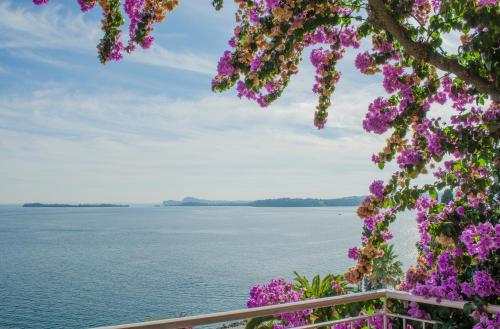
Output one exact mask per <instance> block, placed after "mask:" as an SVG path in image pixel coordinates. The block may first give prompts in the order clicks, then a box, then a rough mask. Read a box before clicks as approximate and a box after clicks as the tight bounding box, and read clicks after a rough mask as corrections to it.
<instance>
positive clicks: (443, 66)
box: [368, 0, 500, 102]
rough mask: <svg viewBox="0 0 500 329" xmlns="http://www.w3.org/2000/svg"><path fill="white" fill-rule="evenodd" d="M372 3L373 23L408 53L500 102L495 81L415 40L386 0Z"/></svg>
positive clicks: (499, 91)
mask: <svg viewBox="0 0 500 329" xmlns="http://www.w3.org/2000/svg"><path fill="white" fill-rule="evenodd" d="M368 4H369V5H370V11H371V12H370V19H371V20H372V24H374V25H375V26H376V27H378V28H382V29H384V30H386V31H387V32H389V33H390V34H391V35H392V36H393V37H394V38H395V39H396V40H397V41H398V42H399V44H400V45H401V46H402V47H403V48H404V50H405V51H406V53H408V54H409V55H411V56H413V57H415V59H416V60H418V61H425V62H427V63H430V64H432V65H434V66H435V67H437V68H438V69H440V70H443V71H446V72H450V73H453V74H455V75H456V76H457V77H458V78H460V79H461V80H463V81H464V82H466V83H468V84H471V85H473V86H474V87H476V89H477V90H479V92H481V93H483V94H487V95H489V96H490V97H491V98H492V99H493V100H494V101H496V102H500V90H499V89H497V88H496V86H495V84H494V83H493V82H490V81H488V80H487V79H485V78H483V77H481V76H479V75H478V74H477V73H475V72H471V71H470V70H468V69H467V68H465V67H463V66H462V65H460V64H459V63H458V61H457V60H456V59H450V58H447V57H445V56H443V55H440V54H439V53H437V52H435V51H434V50H433V48H432V47H431V46H430V45H429V44H427V43H422V42H415V41H413V40H412V39H411V38H410V37H409V33H408V31H407V30H406V28H404V27H403V26H401V25H400V24H399V23H398V22H397V20H396V19H394V17H393V16H392V14H391V12H390V11H389V10H388V9H387V7H386V6H385V2H384V0H368Z"/></svg>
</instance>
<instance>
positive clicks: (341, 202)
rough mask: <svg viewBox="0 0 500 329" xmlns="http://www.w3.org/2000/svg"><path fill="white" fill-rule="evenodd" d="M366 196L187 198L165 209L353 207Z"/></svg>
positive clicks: (174, 202)
mask: <svg viewBox="0 0 500 329" xmlns="http://www.w3.org/2000/svg"><path fill="white" fill-rule="evenodd" d="M364 199H365V196H350V197H344V198H337V199H312V198H307V199H300V198H279V199H264V200H255V201H227V200H218V201H214V200H202V199H196V198H193V197H186V198H184V199H183V200H181V201H176V200H168V201H163V203H162V206H164V207H287V208H290V207H353V206H359V205H360V204H361V202H363V200H364Z"/></svg>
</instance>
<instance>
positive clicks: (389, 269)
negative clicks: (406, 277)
mask: <svg viewBox="0 0 500 329" xmlns="http://www.w3.org/2000/svg"><path fill="white" fill-rule="evenodd" d="M382 250H383V252H384V255H383V256H381V257H378V258H375V259H374V261H373V271H372V273H371V274H370V275H367V276H365V277H364V279H363V284H364V289H365V290H373V289H382V288H391V287H395V286H396V285H397V284H399V283H400V281H401V277H402V276H403V270H402V265H403V264H402V263H401V262H400V261H399V260H397V259H396V258H397V255H396V254H395V253H394V245H387V244H386V245H384V246H383V247H382Z"/></svg>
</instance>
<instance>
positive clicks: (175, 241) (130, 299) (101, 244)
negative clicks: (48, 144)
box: [0, 206, 417, 328]
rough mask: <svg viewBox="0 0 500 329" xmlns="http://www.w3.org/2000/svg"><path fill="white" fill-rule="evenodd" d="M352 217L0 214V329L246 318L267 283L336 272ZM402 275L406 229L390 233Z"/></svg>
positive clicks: (224, 210) (270, 212) (300, 211)
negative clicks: (241, 313) (256, 289)
mask: <svg viewBox="0 0 500 329" xmlns="http://www.w3.org/2000/svg"><path fill="white" fill-rule="evenodd" d="M360 232H361V220H360V219H359V218H358V217H357V216H356V213H355V208H350V207H349V208H340V207H339V208H252V207H171V208H155V207H131V208H82V209H78V208H21V207H19V206H16V207H14V206H1V207H0V328H86V327H92V326H102V325H111V324H120V323H128V322H140V321H144V320H145V319H146V318H148V317H152V318H161V317H174V316H176V315H178V314H179V313H187V314H190V315H194V314H202V313H207V312H215V311H225V310H231V309H237V308H244V307H245V303H246V299H247V295H248V291H249V288H250V287H251V286H252V285H253V284H255V283H263V282H266V281H268V280H269V279H271V278H275V277H284V278H291V277H292V276H293V271H295V270H296V271H298V272H300V273H303V274H307V275H308V276H311V275H313V274H316V273H323V274H324V273H328V272H332V273H342V272H343V271H344V270H345V269H347V267H349V266H350V265H352V261H350V260H349V259H348V258H347V256H346V254H347V249H348V248H349V247H351V246H354V245H358V242H359V237H360ZM393 232H394V235H395V238H394V241H393V242H394V243H395V244H396V249H397V251H398V254H399V255H400V259H401V260H402V261H403V262H404V263H405V265H408V264H410V263H413V262H414V259H415V257H416V251H415V247H414V245H415V242H416V239H417V237H416V235H417V230H416V224H415V221H414V219H413V216H411V215H410V214H406V215H404V216H402V217H401V218H400V219H399V220H398V221H397V223H396V224H394V228H393Z"/></svg>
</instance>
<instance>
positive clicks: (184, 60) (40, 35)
mask: <svg viewBox="0 0 500 329" xmlns="http://www.w3.org/2000/svg"><path fill="white" fill-rule="evenodd" d="M99 25H100V22H99V21H98V20H91V19H90V18H88V17H87V16H86V15H85V14H82V13H78V14H75V13H72V12H69V11H68V10H64V9H63V8H62V7H61V6H58V5H56V4H50V5H47V6H43V7H38V6H31V7H15V6H13V5H12V4H11V3H10V2H4V3H0V48H3V49H10V50H11V51H13V52H16V51H18V50H19V49H31V54H32V55H33V56H36V55H37V54H36V53H35V52H34V50H40V49H45V50H47V49H48V50H57V51H70V52H75V51H77V52H80V53H82V54H88V55H91V56H92V57H95V51H96V49H95V47H96V45H97V43H98V42H99V39H100V37H101V31H100V26H99ZM124 29H125V30H126V26H124ZM40 56H41V55H39V54H38V57H40ZM126 60H130V61H133V62H137V63H141V64H147V65H154V66H158V67H166V68H173V69H179V70H187V71H193V72H198V73H202V74H212V73H213V72H214V67H215V66H214V65H215V64H214V63H216V59H215V58H210V57H208V56H207V55H203V54H194V53H192V52H183V51H175V52H174V51H172V50H169V49H166V48H164V47H162V46H160V45H158V44H156V45H154V46H153V48H152V49H149V50H148V51H147V52H146V53H145V52H142V51H139V52H138V53H137V54H134V55H132V56H126ZM47 64H51V63H47Z"/></svg>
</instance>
